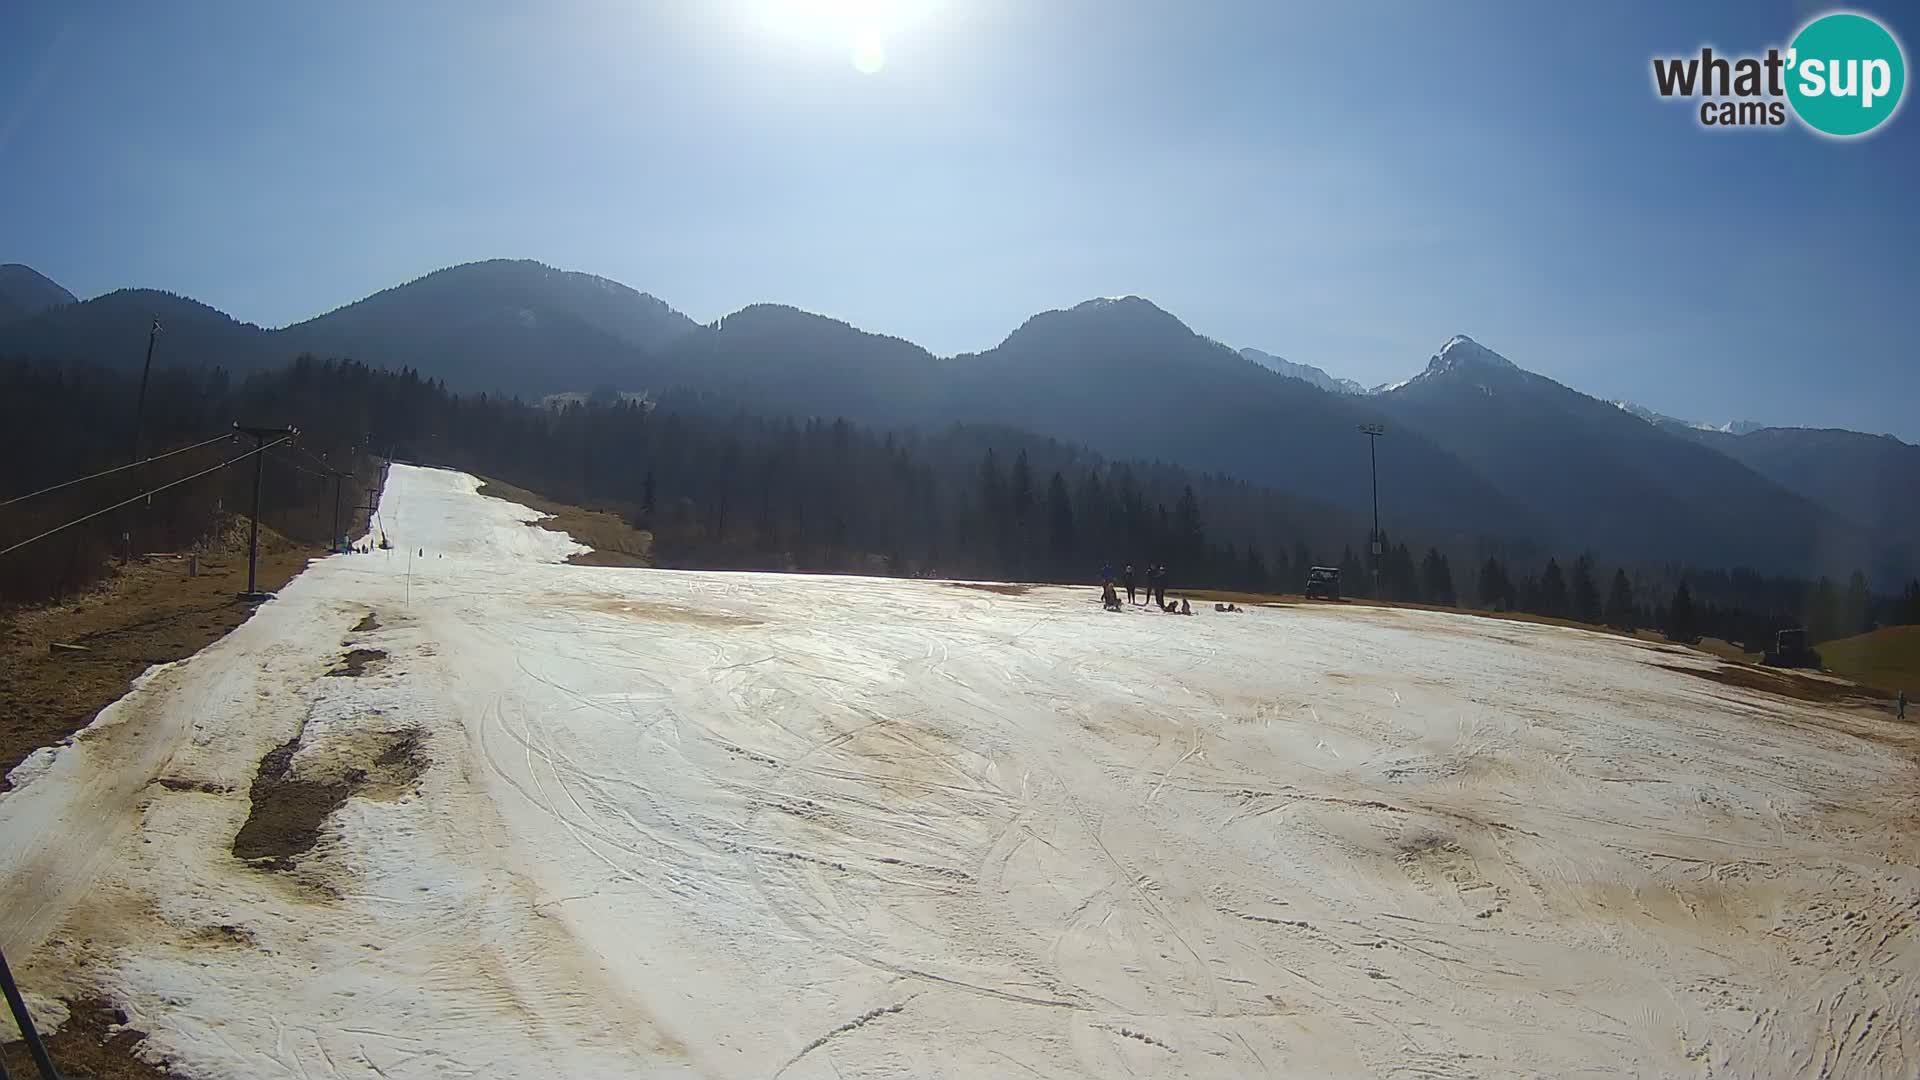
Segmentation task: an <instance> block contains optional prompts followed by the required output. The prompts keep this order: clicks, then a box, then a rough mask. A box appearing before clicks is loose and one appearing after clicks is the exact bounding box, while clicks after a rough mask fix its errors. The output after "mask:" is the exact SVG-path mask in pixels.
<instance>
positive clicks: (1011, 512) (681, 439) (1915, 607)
mask: <svg viewBox="0 0 1920 1080" xmlns="http://www.w3.org/2000/svg"><path fill="white" fill-rule="evenodd" d="M134 392H135V381H134V380H133V379H132V378H130V377H127V376H122V375H114V374H107V373H104V372H100V371H95V370H90V369H82V368H69V367H59V366H48V365H32V364H14V365H7V366H4V367H0V421H4V423H0V430H4V432H5V433H4V434H3V435H0V449H4V450H7V451H9V452H10V460H12V461H14V462H16V463H21V464H18V467H16V468H15V469H13V470H11V471H10V472H9V474H8V476H7V478H6V482H5V487H0V498H5V497H8V495H9V494H11V493H15V492H19V491H26V490H32V489H34V488H36V487H39V486H43V485H44V484H46V483H52V482H57V481H59V480H61V479H65V478H68V477H70V476H72V475H77V474H80V473H84V472H88V471H92V470H93V469H95V468H99V467H107V466H111V465H113V464H117V463H119V462H121V461H124V460H126V453H127V450H126V446H125V444H124V443H123V442H119V441H117V440H116V439H114V438H112V437H110V435H109V434H108V433H111V432H113V431H116V430H125V429H126V428H127V427H128V426H129V425H128V419H129V418H130V416H131V413H132V408H133V405H132V398H133V395H134ZM146 415H147V417H148V421H147V424H146V427H147V430H148V431H149V432H150V437H149V445H150V446H151V447H153V448H155V449H156V450H157V449H161V448H165V447H170V446H181V445H187V444H188V443H190V442H193V441H196V440H197V439H199V438H204V437H205V436H206V434H209V433H211V432H213V431H216V430H218V429H219V428H221V427H224V426H225V425H227V424H229V423H231V422H232V421H233V420H236V419H237V420H241V421H242V422H245V423H250V424H271V425H280V424H292V425H295V426H297V427H299V428H300V429H301V430H302V435H301V438H300V445H301V447H302V448H303V451H305V452H307V453H311V454H314V455H316V456H319V457H323V458H325V459H326V460H328V461H331V462H342V463H345V464H344V465H342V467H344V468H351V469H353V470H354V471H355V479H354V480H353V481H352V485H353V490H352V494H350V495H349V496H348V497H347V498H348V501H350V502H351V501H359V499H360V498H361V495H360V492H361V491H362V490H363V489H364V487H365V486H366V485H367V484H369V483H370V482H371V480H372V472H371V462H372V460H373V456H374V455H384V456H389V457H398V458H400V459H402V460H412V461H419V462H422V463H426V464H436V465H446V466H450V467H454V468H460V469H464V470H466V471H469V472H473V473H476V474H478V475H481V476H485V477H491V478H496V479H499V480H502V481H505V482H507V483H511V484H515V485H518V486H520V487H523V488H527V489H529V490H532V491H536V492H539V493H540V494H542V495H545V496H547V497H548V498H552V499H555V500H558V501H561V502H569V503H576V504H580V505H583V506H588V507H591V508H595V509H603V510H609V511H612V512H615V513H618V514H621V515H622V516H624V517H625V518H627V519H628V520H629V521H631V522H632V523H633V524H634V525H636V526H637V527H640V528H644V529H648V530H650V531H651V532H652V533H653V536H654V553H655V557H656V560H657V561H659V562H660V563H661V564H663V565H669V566H682V567H704V568H738V569H772V570H789V571H838V572H860V573H874V574H888V575H898V576H941V577H960V578H990V579H999V578H1013V579H1022V580H1043V581H1067V582H1078V581H1092V580H1097V575H1098V573H1099V571H1100V569H1101V567H1102V566H1103V565H1108V564H1110V565H1112V566H1113V567H1114V568H1115V569H1116V570H1117V569H1119V568H1120V567H1121V566H1123V565H1125V564H1127V563H1133V564H1135V565H1136V566H1143V565H1145V564H1148V563H1152V564H1165V565H1166V566H1168V568H1169V573H1170V577H1171V581H1172V583H1173V586H1174V588H1175V589H1179V588H1218V589H1232V590H1244V591H1250V592H1298V591H1299V590H1300V589H1301V587H1302V585H1303V583H1304V579H1305V575H1306V571H1307V568H1308V567H1311V566H1316V565H1333V566H1338V567H1340V568H1341V570H1342V579H1343V583H1344V588H1345V591H1346V592H1347V594H1348V595H1352V596H1359V597H1373V596H1376V595H1377V597H1378V598H1380V599H1387V600H1396V601H1404V602H1422V603H1429V604H1436V605H1443V606H1470V607H1480V608H1485V609H1489V610H1498V611H1516V612H1530V613H1535V614H1539V615H1543V616H1549V617H1553V618H1560V619H1567V620H1570V621H1576V622H1583V623H1591V624H1594V625H1611V626H1616V627H1620V628H1627V629H1631V628H1643V627H1644V628H1652V629H1659V630H1665V631H1667V632H1669V633H1672V634H1674V635H1675V636H1679V637H1683V638H1693V637H1698V636H1702V635H1708V636H1718V637H1725V638H1728V639H1730V640H1736V641H1744V642H1756V641H1759V640H1762V639H1763V638H1764V637H1765V636H1767V635H1770V634H1771V632H1772V630H1773V629H1778V628H1782V627H1784V626H1790V625H1807V626H1808V627H1809V629H1810V630H1812V631H1813V634H1812V636H1813V637H1814V638H1815V639H1816V640H1823V639H1826V638H1830V637H1838V636H1845V635H1846V634H1849V633H1855V632H1858V630H1860V629H1862V628H1865V627H1867V626H1869V625H1871V624H1873V623H1875V622H1881V623H1886V622H1900V621H1912V622H1920V583H1910V584H1908V585H1906V586H1905V587H1904V588H1903V589H1902V590H1900V591H1898V592H1897V593H1896V594H1894V595H1888V596H1876V595H1875V594H1874V593H1873V591H1872V590H1871V589H1870V588H1869V585H1868V582H1867V581H1866V579H1865V578H1864V577H1863V576H1862V575H1859V574H1855V575H1854V576H1853V578H1852V580H1850V581H1849V582H1847V583H1846V584H1845V585H1838V584H1835V583H1833V582H1830V581H1825V580H1822V581H1815V582H1805V581H1797V580H1794V579H1789V578H1770V577H1762V576H1760V575H1757V574H1754V573H1752V572H1749V571H1744V570H1731V571H1722V570H1702V569H1696V568H1692V567H1678V566H1665V567H1646V566H1637V567H1629V566H1611V567H1603V565H1602V564H1601V563H1600V561H1599V559H1598V558H1597V557H1596V556H1595V555H1594V554H1591V553H1583V554H1579V555H1577V556H1575V557H1574V558H1572V559H1571V560H1570V561H1569V562H1567V563H1565V564H1563V563H1562V562H1561V561H1560V560H1559V559H1558V558H1557V557H1552V556H1548V557H1545V558H1541V557H1540V555H1539V553H1534V552H1526V551H1521V552H1512V551H1507V550H1505V549H1500V548H1497V547H1496V546H1494V545H1491V544H1490V543H1488V542H1470V541H1463V540H1462V539H1460V538H1457V537H1452V538H1439V539H1437V540H1436V541H1435V542H1430V543H1427V544H1424V545H1420V544H1409V543H1408V542H1406V541H1405V540H1404V539H1398V540H1396V539H1393V538H1388V537H1382V541H1383V543H1382V554H1381V557H1380V558H1379V560H1378V564H1377V566H1376V565H1374V564H1373V562H1372V561H1371V560H1370V559H1369V558H1368V557H1367V555H1366V554H1365V553H1366V552H1367V551H1368V550H1369V545H1368V538H1367V532H1368V523H1367V522H1365V521H1364V520H1361V519H1359V518H1357V517H1355V516H1353V515H1351V514H1349V513H1347V512H1345V511H1343V510H1340V509H1338V508H1335V507H1331V506H1328V505H1325V504H1321V503H1317V502H1314V501H1312V500H1308V499H1302V498H1298V497H1294V496H1289V495H1284V494H1281V493H1278V492H1275V491H1272V490H1271V489H1266V488H1262V487H1259V486H1257V485H1252V484H1248V483H1246V482H1244V481H1241V480H1238V479H1235V478H1233V477H1229V476H1225V475H1221V474H1216V473H1201V472H1196V471H1194V470H1189V469H1185V468H1182V467H1179V466H1176V465H1171V464H1167V463H1164V462H1149V461H1112V460H1108V459H1105V458H1103V457H1101V456H1100V455H1098V454H1095V453H1092V452H1090V451H1088V450H1086V449H1084V448H1081V447H1076V446H1073V445H1070V444H1066V443H1062V442H1059V441H1057V440H1054V439H1049V438H1046V437H1044V436H1041V435H1036V434H1034V433H1031V432H1026V431H1020V430H1016V429H1011V428H1005V427H997V426H991V425H970V424H954V425H950V426H948V427H945V428H941V429H937V430H922V429H913V428H904V429H891V430H890V429H881V428H874V427H867V426H861V425H857V424H853V423H850V422H848V421H846V420H844V419H834V418H828V417H788V416H767V415H762V414H757V413H752V412H748V411H745V410H742V409H740V408H737V407H735V406H733V405H731V404H730V403H728V402H727V401H725V400H722V399H719V398H715V397H712V396H707V395H698V394H691V393H684V392H668V393H666V394H663V395H661V396H659V397H657V398H654V399H646V400H642V399H638V398H633V397H630V396H623V395H620V394H616V393H612V392H610V391H608V392H601V393H597V394H595V395H593V396H591V397H590V398H588V399H586V400H576V401H570V402H567V403H565V404H561V405H557V406H547V405H541V404H533V403H527V402H522V401H519V400H517V399H512V398H500V397H490V396H488V395H484V394H482V395H459V394H454V393H451V392H449V391H448V390H447V389H446V387H445V385H444V384H443V383H441V382H438V381H435V380H430V379H424V378H422V377H420V376H419V375H418V373H416V372H414V371H412V370H410V369H402V370H400V371H397V372H388V371H383V370H378V369H374V368H371V367H369V366H367V365H364V364H360V363H356V362H354V361H332V360H318V359H314V358H312V357H302V358H300V359H298V360H296V361H295V362H294V363H292V364H291V365H289V366H288V367H286V368H283V369H279V370H275V371H267V372H259V373H256V374H253V375H250V376H248V377H247V378H245V379H242V380H234V379H232V378H230V377H229V376H228V375H226V374H225V373H223V372H221V371H219V370H217V369H215V370H201V371H170V372H161V373H157V374H156V376H155V378H154V382H153V385H152V387H151V388H150V390H149V394H148V404H147V410H146ZM219 449H220V450H221V452H225V453H231V452H232V448H231V447H224V446H223V447H221V448H219ZM281 456H282V455H279V454H274V455H269V464H268V466H267V468H268V469H269V472H268V474H267V475H268V483H267V485H266V487H267V491H268V493H269V497H268V499H267V500H266V508H265V513H264V515H263V516H264V518H265V520H266V522H267V524H269V525H270V526H272V527H275V528H278V529H281V531H283V532H286V533H288V534H289V535H291V536H294V537H295V538H297V539H302V540H306V541H308V542H316V543H317V542H323V540H324V537H325V535H326V531H327V528H328V527H329V525H328V521H329V514H330V510H331V499H332V493H331V487H330V486H329V484H328V483H327V482H326V481H324V480H323V479H320V478H317V477H314V476H313V475H312V474H311V472H309V473H306V474H302V473H300V472H298V471H295V470H294V468H293V466H294V465H296V464H297V463H298V462H299V460H300V459H297V458H294V457H287V458H286V461H285V462H284V463H282V462H281V461H280V458H281ZM182 457H183V458H184V459H186V460H183V461H182V462H181V463H180V464H181V465H182V467H183V468H185V467H186V466H189V465H191V464H192V463H193V462H197V461H200V460H201V457H200V455H198V454H195V455H183V456H182ZM213 460H216V461H217V460H219V459H218V458H214V459H213ZM307 464H309V465H311V464H312V462H311V460H310V459H308V460H307ZM236 470H240V471H242V472H243V473H244V475H242V476H238V477H216V478H214V479H215V480H216V481H218V482H216V483H212V484H208V485H192V486H189V487H188V488H185V489H176V493H175V494H174V495H173V497H168V496H159V497H156V498H155V500H154V506H153V508H151V509H149V510H147V511H145V513H146V514H147V517H146V519H145V520H146V524H145V525H143V526H141V531H142V532H143V533H144V534H145V535H147V536H148V537H150V538H151V539H152V541H153V542H154V543H155V544H184V543H188V542H191V541H192V540H193V539H194V537H195V536H196V535H198V534H199V533H204V532H205V531H207V530H208V529H210V528H211V527H212V524H213V522H214V519H215V518H216V517H217V516H218V515H219V514H220V513H222V512H226V513H231V512H233V511H234V510H236V509H244V506H245V504H244V501H243V500H244V498H245V497H246V496H247V495H248V494H249V492H250V488H249V483H250V480H251V473H250V472H246V471H244V469H243V467H236ZM182 474H183V473H176V474H175V475H182ZM276 474H277V475H276ZM143 482H144V481H143ZM114 490H126V491H129V492H137V491H139V490H142V489H141V488H140V487H139V486H137V485H132V486H127V485H122V487H120V488H116V489H114ZM82 493H84V494H82ZM108 494H110V492H109V491H107V490H106V489H92V488H87V487H85V486H84V485H83V486H81V487H80V488H78V489H76V491H75V493H74V494H72V495H70V496H66V497H64V498H61V499H56V500H54V501H53V502H52V503H51V504H47V505H42V504H39V503H36V504H35V507H36V509H35V513H36V514H38V515H41V516H40V517H39V518H35V519H33V520H28V519H27V518H26V517H24V516H16V515H9V516H7V517H5V518H0V547H4V546H6V543H7V542H10V541H6V540H5V538H6V537H7V536H21V535H30V534H31V532H32V531H34V529H33V525H34V524H35V523H36V522H44V521H45V520H48V519H52V518H57V517H58V515H59V514H61V513H71V512H73V511H76V510H79V511H84V510H85V509H86V508H89V507H90V506H93V505H100V504H101V503H102V502H103V501H106V496H107V495H108ZM89 500H92V501H91V502H89ZM0 513H5V512H4V511H0ZM70 535H72V536H74V537H75V538H76V539H77V540H78V541H79V542H78V543H76V544H74V545H72V546H71V547H70V548H69V549H68V550H65V551H61V552H59V553H57V554H51V555H49V554H46V552H45V550H44V549H43V551H41V552H40V553H38V554H37V556H36V557H29V558H27V559H25V560H23V559H22V555H21V553H19V552H16V553H15V554H14V555H13V556H10V557H7V558H6V559H5V560H0V599H12V600H20V599H32V598H37V596H36V593H37V594H38V595H54V594H57V593H59V592H61V591H67V590H70V589H71V588H74V587H78V584H84V581H85V580H86V579H87V572H86V571H85V570H84V568H85V567H91V566H97V565H103V564H104V561H105V558H106V556H107V555H108V554H109V553H110V552H111V550H112V543H113V540H114V538H115V537H116V536H117V533H116V531H115V529H114V528H113V525H112V523H111V522H102V523H100V524H99V525H98V526H96V527H82V528H81V529H78V530H74V531H73V533H72V534H70ZM1356 545H1357V547H1356ZM1356 552H1358V553H1356ZM35 558H37V559H38V561H35ZM49 563H53V564H57V567H58V570H59V572H57V573H49V572H47V569H46V568H47V566H48V564H49ZM28 564H31V566H32V567H33V569H31V570H28V569H25V568H24V567H26V566H27V565H28ZM1456 567H1458V568H1459V569H1458V570H1456ZM1376 569H1377V570H1378V582H1379V584H1378V588H1377V590H1376V588H1375V585H1374V571H1375V570H1376ZM1609 571H1610V572H1609Z"/></svg>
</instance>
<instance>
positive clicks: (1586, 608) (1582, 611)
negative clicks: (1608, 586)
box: [1573, 554, 1600, 623]
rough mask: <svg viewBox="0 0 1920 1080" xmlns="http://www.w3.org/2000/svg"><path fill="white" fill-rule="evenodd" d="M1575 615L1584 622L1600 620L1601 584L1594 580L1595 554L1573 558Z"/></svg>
mask: <svg viewBox="0 0 1920 1080" xmlns="http://www.w3.org/2000/svg"><path fill="white" fill-rule="evenodd" d="M1573 617H1574V618H1576V619H1578V620H1580V621H1581V622H1584V623H1597V622H1599V621H1600V586H1599V584H1598V583H1597V582H1595V581H1594V580H1593V556H1591V555H1585V554H1583V555H1581V556H1580V557H1579V558H1577V559H1575V560H1573Z"/></svg>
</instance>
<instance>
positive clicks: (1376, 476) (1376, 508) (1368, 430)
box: [1360, 424, 1387, 600]
mask: <svg viewBox="0 0 1920 1080" xmlns="http://www.w3.org/2000/svg"><path fill="white" fill-rule="evenodd" d="M1360 433H1361V434H1362V435H1365V436H1366V437H1367V469H1368V472H1369V473H1371V474H1372V476H1373V536H1372V538H1371V539H1372V543H1371V545H1370V546H1371V547H1372V549H1373V559H1372V562H1373V598H1374V599H1375V600H1378V599H1380V557H1381V554H1382V553H1381V550H1380V549H1381V546H1382V545H1381V543H1380V454H1379V451H1378V449H1376V447H1377V440H1378V439H1379V438H1380V436H1382V435H1385V434H1386V433H1387V429H1386V425H1384V424H1361V425H1360Z"/></svg>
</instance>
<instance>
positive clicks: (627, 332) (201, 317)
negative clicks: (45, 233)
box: [0, 259, 698, 393]
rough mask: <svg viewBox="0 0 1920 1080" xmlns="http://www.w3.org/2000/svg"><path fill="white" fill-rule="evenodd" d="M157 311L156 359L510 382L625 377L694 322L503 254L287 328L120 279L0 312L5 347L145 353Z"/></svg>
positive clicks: (112, 355) (123, 356) (498, 386)
mask: <svg viewBox="0 0 1920 1080" xmlns="http://www.w3.org/2000/svg"><path fill="white" fill-rule="evenodd" d="M156 315H157V316H158V317H159V318H160V322H161V327H162V329H161V336H160V341H159V344H158V346H157V347H156V349H155V362H156V363H158V364H162V365H199V364H218V365H222V366H225V367H227V368H229V369H232V370H236V371H246V370H250V369H252V368H255V367H259V366H261V365H265V364H281V363H285V362H287V361H289V360H291V359H293V358H294V357H295V356H298V355H299V354H301V353H313V354H315V355H317V356H325V357H350V358H353V359H356V360H361V361H364V362H366V363H369V364H373V365H376V366H380V367H389V368H396V369H397V368H405V367H410V368H413V369H415V370H416V371H419V372H420V373H421V374H422V375H423V376H425V377H428V378H439V379H444V380H446V381H447V382H448V383H449V384H451V385H453V386H455V387H459V388H462V389H468V390H491V391H504V392H510V393H540V392H547V391H554V390H579V389H591V388H594V387H596V386H600V385H603V384H604V385H618V386H621V387H625V386H626V385H628V384H630V383H632V382H634V381H635V380H636V379H637V378H639V376H640V372H641V370H642V367H643V361H644V358H645V356H646V354H647V353H648V351H650V350H656V349H664V348H666V347H668V346H670V345H671V344H672V343H673V342H675V341H677V340H679V339H680V338H682V337H684V336H686V335H688V334H690V333H692V332H693V331H694V330H696V329H698V325H697V324H696V323H694V321H693V320H691V319H689V318H687V317H686V316H685V315H682V314H680V313H679V312H677V311H675V310H673V309H672V308H670V307H668V306H667V305H666V304H665V303H663V302H661V301H660V300H657V299H655V298H654V297H651V296H648V295H647V294H645V293H641V292H635V291H634V290H632V289H630V288H628V287H626V286H625V285H621V284H619V283H618V282H613V281H608V280H607V279H605V278H599V277H594V276H593V275H591V274H581V273H573V272H567V271H560V270H555V269H553V268H552V267H548V266H543V265H541V264H540V263H536V262H530V261H525V260H518V261H511V260H504V259H502V260H495V261H491V262H481V263H468V264H466V265H464V266H455V267H451V268H449V269H446V270H440V271H436V272H434V273H432V274H428V275H427V276H425V277H422V278H419V279H417V280H415V281H411V282H408V283H407V284H405V285H399V286H395V287H394V288H391V289H387V290H384V291H382V292H379V293H375V294H374V295H372V296H369V297H367V298H366V299H364V300H360V301H358V302H356V303H352V304H349V305H347V306H346V307H343V308H340V309H338V310H335V311H332V312H329V313H327V314H325V315H322V316H320V317H318V318H314V319H309V320H307V321H306V322H302V323H297V324H295V325H293V326H289V327H287V328H285V329H283V330H263V329H261V328H260V327H257V326H254V325H253V324H251V323H242V322H238V321H236V320H234V319H232V318H231V317H229V316H227V315H226V314H225V313H223V312H220V311H217V310H215V309H213V308H210V307H208V306H206V305H205V304H201V303H199V302H198V301H194V300H189V299H187V298H185V297H181V296H175V295H173V294H172V293H164V292H158V291H155V290H152V289H123V290H120V291H119V292H114V293H109V294H107V295H106V296H102V297H98V298H96V299H93V300H89V301H86V302H85V303H79V304H69V305H67V306H64V307H57V308H49V309H47V310H44V311H41V312H40V313H39V314H38V315H34V316H29V317H27V318H24V319H17V320H14V321H12V322H9V323H6V324H5V325H0V355H12V356H32V357H37V358H41V359H48V360H80V361H85V362H88V363H95V364H101V365H105V366H108V367H129V366H135V367H137V366H138V365H139V364H140V363H141V361H142V358H143V357H144V353H145V348H146V339H147V328H148V326H149V325H150V324H151V322H152V319H153V318H154V316H156Z"/></svg>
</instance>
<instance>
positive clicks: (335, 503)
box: [333, 472, 347, 552]
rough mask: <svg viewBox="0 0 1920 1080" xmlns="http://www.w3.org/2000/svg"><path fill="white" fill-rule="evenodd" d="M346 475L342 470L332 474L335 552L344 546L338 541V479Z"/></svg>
mask: <svg viewBox="0 0 1920 1080" xmlns="http://www.w3.org/2000/svg"><path fill="white" fill-rule="evenodd" d="M346 475H347V474H346V473H343V472H336V473H334V474H333V550H334V551H336V552H338V551H339V550H340V549H341V548H343V547H345V546H346V545H344V544H342V543H341V542H340V481H341V480H343V479H345V478H346Z"/></svg>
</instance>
